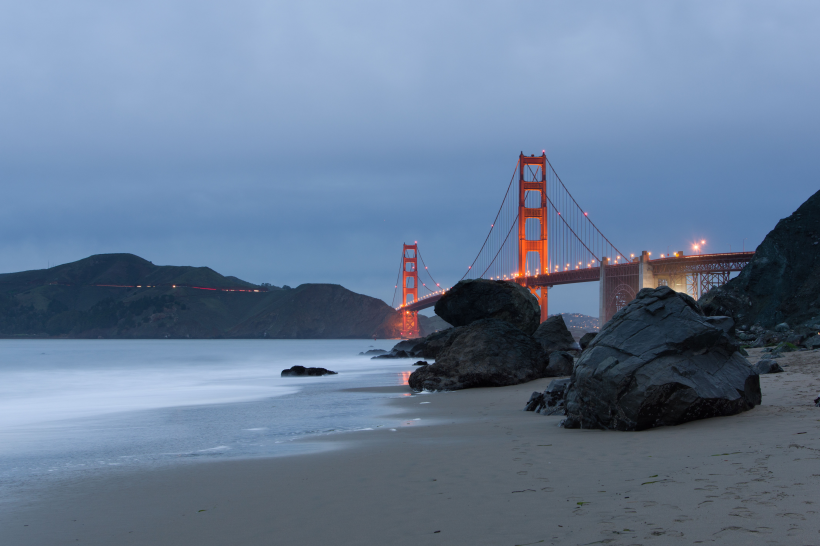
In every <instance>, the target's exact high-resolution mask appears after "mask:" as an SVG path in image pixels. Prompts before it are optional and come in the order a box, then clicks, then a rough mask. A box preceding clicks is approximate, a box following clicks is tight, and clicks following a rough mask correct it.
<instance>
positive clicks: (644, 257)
mask: <svg viewBox="0 0 820 546" xmlns="http://www.w3.org/2000/svg"><path fill="white" fill-rule="evenodd" d="M640 264H641V265H640V268H639V269H638V290H639V291H640V290H641V289H643V288H657V287H658V286H657V284H656V283H657V281H656V280H655V274H654V273H653V271H652V266H651V265H650V264H649V252H647V251H646V250H644V251H642V252H641V259H640Z"/></svg>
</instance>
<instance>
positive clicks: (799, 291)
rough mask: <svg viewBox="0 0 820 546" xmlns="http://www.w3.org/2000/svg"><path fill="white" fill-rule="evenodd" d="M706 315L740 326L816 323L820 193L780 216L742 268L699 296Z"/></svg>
mask: <svg viewBox="0 0 820 546" xmlns="http://www.w3.org/2000/svg"><path fill="white" fill-rule="evenodd" d="M700 305H701V307H702V308H703V310H704V311H705V313H706V314H707V315H729V316H731V317H733V318H734V319H735V322H737V323H738V324H739V325H740V326H743V327H751V326H753V325H755V324H759V325H760V326H762V327H764V328H767V329H772V328H775V327H776V326H777V325H779V324H781V323H784V322H786V323H788V324H786V325H784V326H781V328H782V329H785V330H788V329H789V326H788V325H792V328H795V329H800V328H798V326H799V327H803V326H805V328H807V329H814V330H816V329H817V328H814V326H816V325H817V324H820V191H818V192H817V193H815V194H814V195H812V196H811V197H810V198H809V199H808V200H807V201H806V202H805V203H803V204H802V205H800V207H799V208H798V209H797V210H796V211H795V212H794V213H793V214H792V215H791V216H789V217H788V218H784V219H782V220H780V221H779V222H778V223H777V225H776V226H775V228H774V229H773V230H772V231H771V232H769V234H768V235H766V238H765V239H763V242H762V243H761V244H760V246H759V247H757V250H756V251H755V255H754V257H753V258H752V260H751V261H750V262H749V264H748V265H747V266H746V267H744V268H743V271H741V272H740V274H739V275H738V276H737V277H735V278H734V279H731V280H730V281H729V282H728V283H726V284H725V285H724V286H721V287H718V288H713V289H712V290H710V291H709V292H708V293H707V294H706V295H705V296H704V297H702V298H701V300H700Z"/></svg>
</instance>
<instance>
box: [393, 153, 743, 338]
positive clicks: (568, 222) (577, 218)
mask: <svg viewBox="0 0 820 546" xmlns="http://www.w3.org/2000/svg"><path fill="white" fill-rule="evenodd" d="M516 180H517V183H516ZM753 255H754V252H729V253H721V254H693V255H685V254H684V253H683V252H682V251H680V252H676V253H674V254H666V255H664V254H661V255H660V257H658V258H655V259H652V257H651V253H650V252H646V251H644V252H642V253H641V254H640V255H639V256H635V255H634V254H631V255H629V257H627V256H626V255H625V254H624V253H622V252H621V251H620V250H618V248H617V247H616V246H615V245H614V244H613V243H612V242H611V241H610V240H609V239H607V237H606V236H604V234H603V233H602V232H601V230H600V229H598V227H597V226H596V225H595V223H593V221H592V219H591V218H590V217H589V214H588V213H587V212H586V211H584V210H583V209H582V208H581V206H580V205H579V204H578V202H577V201H576V200H575V198H574V197H573V196H572V194H571V193H570V192H569V190H568V189H567V187H566V186H565V185H564V183H563V181H561V179H560V178H559V176H558V174H557V173H556V172H555V169H553V167H552V164H551V163H550V162H549V160H548V159H547V154H546V151H543V152H542V154H541V155H540V156H536V155H534V154H533V155H530V156H525V155H524V154H523V153H521V154H520V155H519V156H518V161H517V162H516V166H515V169H514V171H513V175H512V177H511V178H510V182H509V184H508V186H507V191H506V193H505V194H504V198H503V199H502V201H501V206H500V207H499V209H498V213H497V214H496V216H495V219H494V220H493V222H492V224H491V225H490V231H489V232H488V234H487V237H486V238H485V239H484V242H483V244H482V245H481V248H480V249H479V251H478V254H477V255H476V257H475V259H474V260H473V262H472V264H470V266H469V267H468V268H467V271H466V272H465V273H464V275H463V276H462V278H461V279H460V280H464V279H478V278H483V279H493V280H500V281H509V282H515V283H518V284H520V285H522V286H525V287H527V288H528V289H529V290H530V291H531V292H532V294H533V295H534V296H535V297H536V298H537V299H538V303H539V305H540V306H541V320H542V321H544V320H546V318H547V317H548V316H549V305H548V303H549V298H548V290H549V289H550V288H552V287H553V286H559V285H563V284H575V283H582V282H593V281H598V282H599V319H600V324H601V325H603V324H604V323H605V322H606V321H608V320H609V319H610V318H612V316H613V315H614V314H615V313H616V312H618V310H620V309H621V308H623V307H624V306H626V305H627V304H628V303H629V302H630V301H632V300H633V299H634V298H635V296H636V295H637V293H638V291H639V290H640V289H642V288H657V287H658V286H669V287H671V288H673V289H674V290H677V291H679V292H686V293H687V294H689V295H690V296H692V297H693V298H695V299H698V298H699V297H700V296H701V295H703V294H705V293H706V292H708V291H709V290H710V289H711V288H713V287H715V286H720V285H722V284H725V283H726V282H727V281H728V280H729V275H730V273H731V272H735V271H740V270H741V269H743V267H744V266H745V265H746V264H747V263H749V260H750V259H751V257H752V256H753ZM419 261H420V262H421V265H422V267H423V269H420V268H419ZM428 281H429V282H430V285H429V286H428V284H427V282H428ZM399 286H401V296H400V297H401V299H400V300H398V297H399V291H398V288H399ZM446 291H447V289H444V288H442V287H441V286H440V284H439V283H437V282H436V281H435V279H434V278H433V276H432V273H431V272H430V270H429V268H428V266H427V264H425V263H424V258H422V256H421V253H420V251H419V246H418V242H417V241H416V242H414V243H413V244H404V245H403V247H402V255H401V261H400V265H399V274H398V277H397V279H396V287H395V289H394V293H393V307H394V308H396V310H398V311H400V312H401V314H402V321H403V322H402V336H405V337H418V336H419V323H418V312H419V311H420V310H422V309H426V308H429V307H432V306H434V305H435V304H436V302H437V301H438V300H439V299H441V297H442V296H443V295H444V294H445V293H446Z"/></svg>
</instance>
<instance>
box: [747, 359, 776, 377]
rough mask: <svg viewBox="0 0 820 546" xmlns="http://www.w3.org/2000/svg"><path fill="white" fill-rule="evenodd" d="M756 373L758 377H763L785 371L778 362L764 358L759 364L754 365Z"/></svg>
mask: <svg viewBox="0 0 820 546" xmlns="http://www.w3.org/2000/svg"><path fill="white" fill-rule="evenodd" d="M753 369H754V371H755V373H756V374H758V375H763V374H767V373H780V372H782V371H783V368H781V367H780V364H778V363H777V361H776V360H772V359H771V358H764V359H763V360H761V361H759V362H758V363H757V364H755V365H754V368H753Z"/></svg>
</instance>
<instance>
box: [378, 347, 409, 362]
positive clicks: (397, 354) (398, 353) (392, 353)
mask: <svg viewBox="0 0 820 546" xmlns="http://www.w3.org/2000/svg"><path fill="white" fill-rule="evenodd" d="M413 356H414V355H411V354H410V353H408V352H407V351H401V350H399V351H397V350H396V349H393V350H392V351H390V352H389V353H386V354H383V355H376V356H374V357H372V358H371V359H370V360H376V359H377V358H413Z"/></svg>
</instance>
